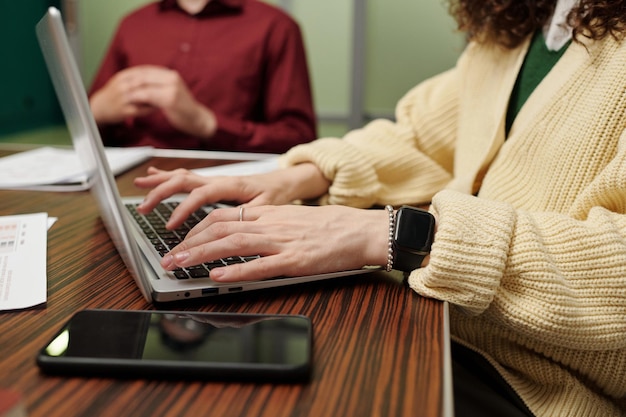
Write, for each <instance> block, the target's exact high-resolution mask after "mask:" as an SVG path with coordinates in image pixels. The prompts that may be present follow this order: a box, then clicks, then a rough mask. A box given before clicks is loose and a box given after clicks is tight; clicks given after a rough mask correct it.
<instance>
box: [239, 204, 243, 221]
mask: <svg viewBox="0 0 626 417" xmlns="http://www.w3.org/2000/svg"><path fill="white" fill-rule="evenodd" d="M239 221H240V222H242V221H243V206H239Z"/></svg>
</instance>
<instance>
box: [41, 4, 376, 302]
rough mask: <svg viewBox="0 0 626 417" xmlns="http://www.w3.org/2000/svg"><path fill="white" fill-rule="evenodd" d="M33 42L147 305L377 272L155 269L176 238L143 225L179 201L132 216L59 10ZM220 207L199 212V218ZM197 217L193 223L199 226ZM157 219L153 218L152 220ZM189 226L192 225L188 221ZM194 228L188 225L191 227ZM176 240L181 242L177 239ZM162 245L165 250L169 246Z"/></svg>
mask: <svg viewBox="0 0 626 417" xmlns="http://www.w3.org/2000/svg"><path fill="white" fill-rule="evenodd" d="M36 32H37V38H38V40H39V45H40V47H41V50H42V52H43V55H44V58H45V62H46V65H47V67H48V72H49V73H50V77H51V78H52V82H53V85H54V89H55V91H56V94H57V97H58V99H59V102H60V104H61V109H62V111H63V115H64V116H65V121H66V124H67V127H68V130H69V132H70V135H71V137H72V143H73V145H74V149H75V151H76V152H77V154H78V156H79V159H80V160H81V161H82V162H83V164H84V166H85V171H86V172H87V174H88V178H89V184H90V190H91V193H92V194H93V196H94V198H95V200H96V203H97V204H98V207H99V210H100V215H101V217H102V220H103V222H104V225H105V227H106V229H107V232H108V233H109V235H110V237H111V239H112V241H113V243H114V244H115V247H116V249H117V251H118V252H119V254H120V256H121V257H122V260H123V261H124V263H125V265H126V267H127V268H128V270H129V272H130V273H131V275H132V277H133V279H134V280H135V282H136V284H137V286H138V287H139V289H140V291H141V293H142V295H143V296H144V298H145V299H146V300H147V301H148V302H168V301H177V300H184V299H191V298H199V297H210V296H218V295H222V294H231V293H234V292H241V291H250V290H257V289H263V288H272V287H279V286H286V285H293V284H299V283H304V282H311V281H318V280H323V279H329V278H336V277H345V276H349V275H355V274H360V273H364V272H368V271H372V270H375V269H379V268H363V269H357V270H349V271H340V272H333V273H327V274H317V275H309V276H299V277H277V278H273V279H267V280H263V281H244V282H236V283H216V282H213V281H211V279H210V278H208V273H207V272H204V271H203V268H204V270H208V269H210V268H212V267H214V266H215V265H224V264H225V263H228V262H249V261H251V260H253V259H254V257H252V258H244V257H231V258H228V259H221V260H215V261H213V262H209V263H207V264H204V265H199V266H198V267H196V268H190V269H189V270H182V269H181V270H178V271H173V272H171V271H165V270H163V268H162V267H161V266H160V259H161V256H162V254H164V253H166V252H167V251H168V250H169V248H171V247H172V246H171V245H175V242H176V238H177V237H176V236H174V237H173V236H171V235H170V236H167V237H168V239H166V242H165V243H163V242H161V243H159V242H156V240H155V239H156V238H157V237H160V236H155V235H159V233H158V232H156V231H155V230H153V229H152V228H151V227H149V226H148V225H147V223H149V222H152V220H154V219H152V218H153V217H156V216H157V213H156V212H164V213H165V216H166V217H167V211H168V210H171V206H174V205H176V204H177V202H179V201H181V200H182V199H183V198H184V196H179V198H171V199H168V200H166V201H164V204H163V205H161V206H160V207H159V210H155V211H156V212H155V213H154V215H151V216H149V217H151V218H150V219H146V218H144V216H141V215H139V214H138V213H136V212H134V211H133V207H134V206H136V205H137V204H139V203H140V202H141V201H142V200H143V198H142V197H137V198H126V197H125V198H124V199H122V198H121V197H120V194H119V192H118V189H117V185H116V183H115V178H114V176H113V174H112V173H111V169H110V167H109V164H108V161H107V159H106V156H105V153H104V146H103V144H102V139H101V137H100V134H99V132H98V128H97V125H96V122H95V120H94V118H93V115H92V113H91V109H90V107H89V101H88V99H87V94H86V91H85V88H84V86H83V82H82V79H81V76H80V72H79V70H78V66H77V64H76V61H75V59H74V55H73V53H72V51H71V49H70V45H69V41H68V38H67V33H66V32H65V27H64V25H63V19H62V17H61V13H60V12H59V10H58V9H56V8H54V7H51V8H49V9H48V11H47V12H46V14H45V15H44V16H43V18H42V19H41V20H40V21H39V22H38V23H37V25H36ZM221 206H224V205H214V206H211V207H204V208H202V211H201V212H200V213H197V214H198V217H199V218H200V217H202V216H203V215H205V214H206V213H208V212H209V211H211V210H214V209H219V207H221ZM199 218H198V219H196V220H194V222H197V221H199ZM157 220H158V219H157ZM190 222H191V220H190ZM191 223H193V222H191ZM178 238H180V237H178ZM167 245H170V246H169V247H168V246H167Z"/></svg>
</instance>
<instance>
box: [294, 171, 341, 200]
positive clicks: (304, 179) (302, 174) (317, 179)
mask: <svg viewBox="0 0 626 417" xmlns="http://www.w3.org/2000/svg"><path fill="white" fill-rule="evenodd" d="M288 170H289V183H290V187H289V189H288V190H285V191H286V192H287V193H288V194H289V195H290V196H291V197H292V198H291V200H313V199H316V198H319V197H321V196H323V195H324V194H326V193H328V189H329V188H330V184H331V182H330V181H329V180H327V179H326V177H324V175H323V174H322V171H320V169H319V168H318V167H317V165H315V164H313V163H311V162H305V163H301V164H298V165H293V166H291V167H289V168H288Z"/></svg>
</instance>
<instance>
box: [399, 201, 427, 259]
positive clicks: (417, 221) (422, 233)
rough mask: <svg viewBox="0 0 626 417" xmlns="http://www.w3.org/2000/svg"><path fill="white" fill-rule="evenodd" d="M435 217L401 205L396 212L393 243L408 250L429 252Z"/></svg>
mask: <svg viewBox="0 0 626 417" xmlns="http://www.w3.org/2000/svg"><path fill="white" fill-rule="evenodd" d="M434 231H435V218H434V216H433V215H432V214H430V213H429V212H427V211H424V210H420V209H416V208H413V207H402V208H400V209H399V210H398V211H397V213H396V230H395V243H396V245H397V246H398V248H399V249H402V250H405V251H410V252H425V253H428V252H430V245H431V244H432V241H433V235H434Z"/></svg>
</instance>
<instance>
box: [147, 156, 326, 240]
mask: <svg viewBox="0 0 626 417" xmlns="http://www.w3.org/2000/svg"><path fill="white" fill-rule="evenodd" d="M135 185H136V186H138V187H141V188H152V190H150V192H149V193H148V194H147V195H146V198H145V199H144V201H143V203H142V204H141V205H140V206H139V207H138V208H137V209H138V211H139V212H140V213H144V214H146V213H149V212H150V211H152V210H153V209H154V207H156V205H157V204H158V203H159V202H161V201H163V200H165V199H166V198H168V197H171V196H173V195H174V194H179V193H189V196H188V197H187V198H186V199H185V200H184V201H183V202H181V203H180V205H179V206H178V207H177V208H176V209H175V210H174V212H173V213H172V215H171V217H170V220H169V222H168V223H167V227H168V228H169V229H174V228H176V227H178V226H180V225H181V224H182V223H183V221H185V220H186V219H187V217H189V215H190V214H191V213H193V212H194V211H195V210H197V209H198V208H200V207H201V206H203V205H206V204H212V203H216V202H220V201H222V202H224V201H228V202H236V203H240V204H244V203H245V204H246V206H250V207H251V206H259V205H268V204H272V205H280V204H288V203H291V202H293V201H294V200H298V199H311V198H315V197H319V196H321V195H323V194H324V193H325V192H327V190H328V187H329V185H330V183H329V182H328V181H327V180H326V179H325V178H324V177H323V175H322V174H321V172H320V171H319V169H318V168H317V167H316V166H315V165H313V164H308V163H306V164H300V165H296V166H293V167H290V168H286V169H282V170H277V171H273V172H269V173H266V174H259V175H250V176H241V177H204V176H200V175H197V174H194V173H192V172H190V171H188V170H186V169H177V170H174V171H163V170H160V169H157V168H153V167H151V168H149V169H148V176H146V177H139V178H136V179H135Z"/></svg>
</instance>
